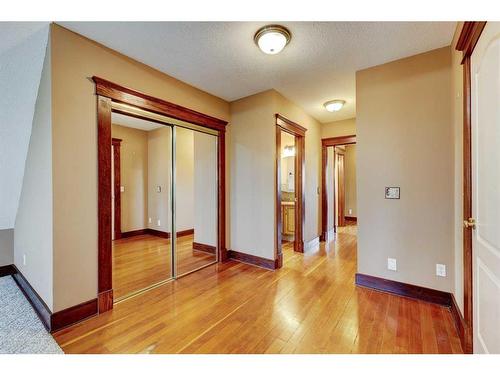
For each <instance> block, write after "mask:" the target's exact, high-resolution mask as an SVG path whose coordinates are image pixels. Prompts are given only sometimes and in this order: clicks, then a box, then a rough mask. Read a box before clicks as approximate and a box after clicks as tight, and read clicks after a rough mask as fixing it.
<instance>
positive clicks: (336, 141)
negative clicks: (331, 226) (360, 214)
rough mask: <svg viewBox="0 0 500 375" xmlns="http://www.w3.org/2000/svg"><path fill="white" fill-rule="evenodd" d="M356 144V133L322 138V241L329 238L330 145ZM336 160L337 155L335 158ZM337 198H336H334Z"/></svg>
mask: <svg viewBox="0 0 500 375" xmlns="http://www.w3.org/2000/svg"><path fill="white" fill-rule="evenodd" d="M350 144H356V135H346V136H342V137H332V138H324V139H322V140H321V235H320V237H319V240H320V241H326V240H327V232H328V194H327V191H326V190H327V183H326V169H327V167H328V147H335V146H341V145H350ZM333 159H334V162H335V157H334V158H333ZM334 199H335V198H334Z"/></svg>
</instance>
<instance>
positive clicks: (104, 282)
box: [97, 96, 113, 295]
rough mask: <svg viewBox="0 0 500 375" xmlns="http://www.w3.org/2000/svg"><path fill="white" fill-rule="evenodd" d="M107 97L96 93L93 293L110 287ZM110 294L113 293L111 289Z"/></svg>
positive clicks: (101, 291)
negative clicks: (95, 214) (96, 231)
mask: <svg viewBox="0 0 500 375" xmlns="http://www.w3.org/2000/svg"><path fill="white" fill-rule="evenodd" d="M110 144H111V99H109V98H106V97H103V96H98V97H97V168H98V193H97V202H98V203H97V204H98V213H97V216H98V220H97V221H98V272H97V275H98V276H97V277H98V282H97V293H98V294H101V293H103V292H108V294H109V291H112V289H113V278H112V272H113V270H112V248H111V210H112V207H111V173H112V171H111V152H109V145H110ZM111 295H113V293H112V292H111Z"/></svg>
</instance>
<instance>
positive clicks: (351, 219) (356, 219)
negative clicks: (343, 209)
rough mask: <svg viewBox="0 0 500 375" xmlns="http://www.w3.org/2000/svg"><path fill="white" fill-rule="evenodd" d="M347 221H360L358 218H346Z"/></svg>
mask: <svg viewBox="0 0 500 375" xmlns="http://www.w3.org/2000/svg"><path fill="white" fill-rule="evenodd" d="M345 219H346V220H349V221H355V222H357V221H358V218H357V217H356V216H345Z"/></svg>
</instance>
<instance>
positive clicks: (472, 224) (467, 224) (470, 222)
mask: <svg viewBox="0 0 500 375" xmlns="http://www.w3.org/2000/svg"><path fill="white" fill-rule="evenodd" d="M464 228H471V229H476V220H474V219H473V218H471V217H470V218H468V219H467V220H464Z"/></svg>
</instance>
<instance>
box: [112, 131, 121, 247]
mask: <svg viewBox="0 0 500 375" xmlns="http://www.w3.org/2000/svg"><path fill="white" fill-rule="evenodd" d="M121 143H122V140H121V139H118V138H111V144H112V145H113V166H114V170H113V175H114V176H113V178H114V186H113V191H114V195H115V205H114V207H113V210H114V218H115V223H114V231H115V240H119V239H120V238H121V236H122V230H121V228H122V197H121V190H120V187H121V158H120V146H121Z"/></svg>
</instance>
